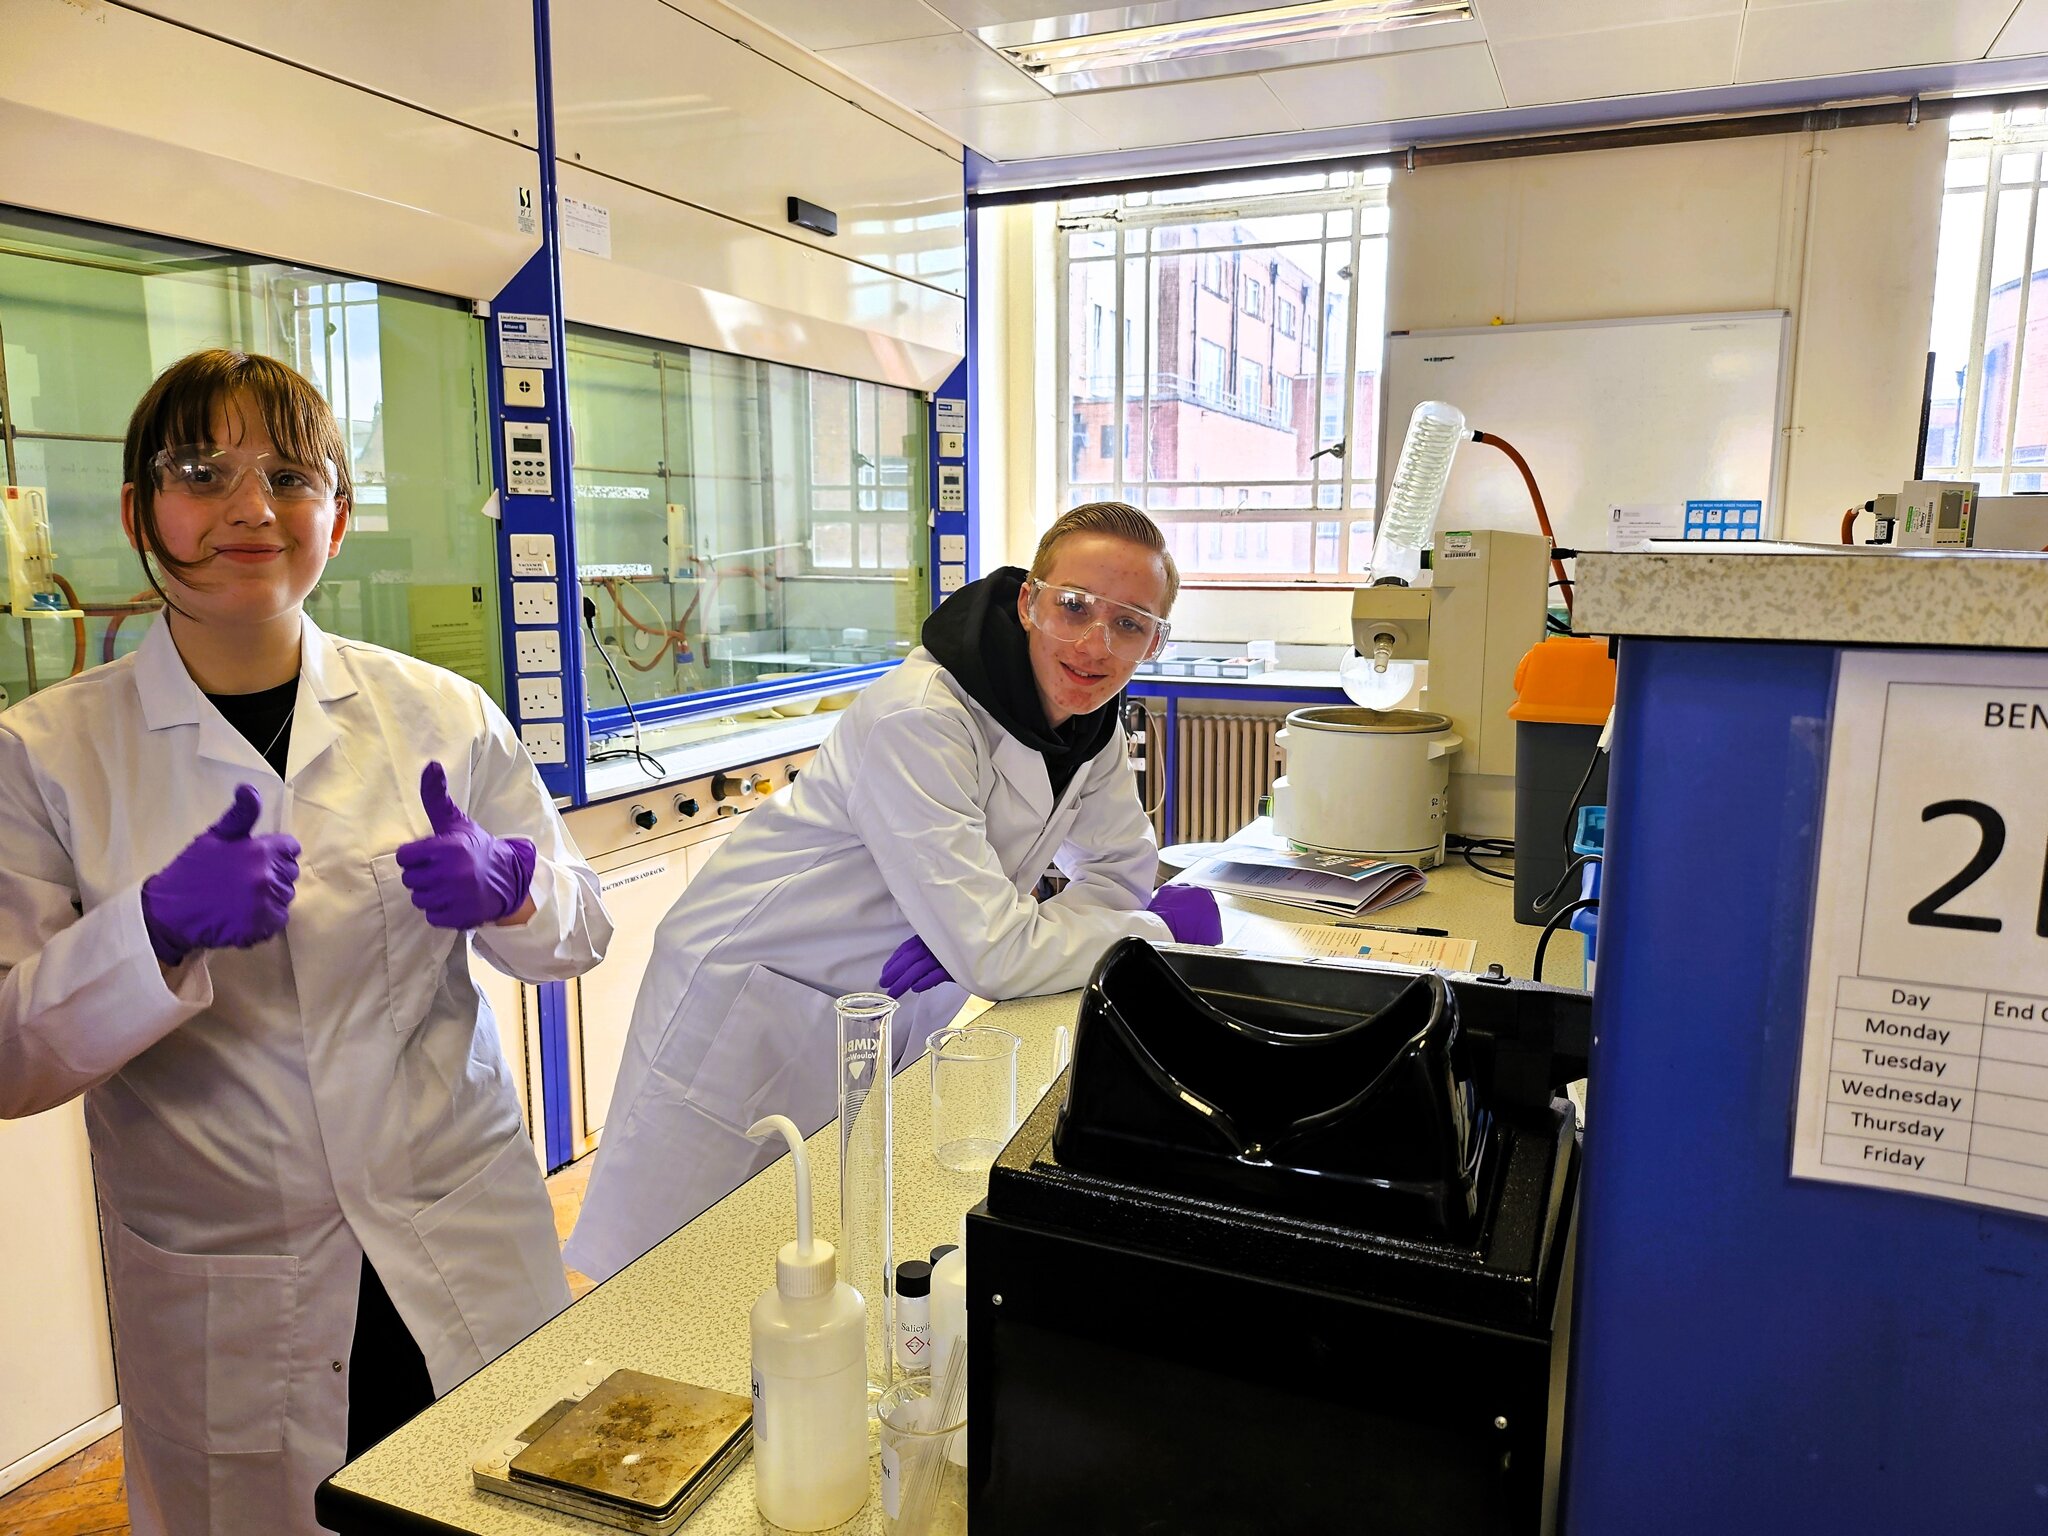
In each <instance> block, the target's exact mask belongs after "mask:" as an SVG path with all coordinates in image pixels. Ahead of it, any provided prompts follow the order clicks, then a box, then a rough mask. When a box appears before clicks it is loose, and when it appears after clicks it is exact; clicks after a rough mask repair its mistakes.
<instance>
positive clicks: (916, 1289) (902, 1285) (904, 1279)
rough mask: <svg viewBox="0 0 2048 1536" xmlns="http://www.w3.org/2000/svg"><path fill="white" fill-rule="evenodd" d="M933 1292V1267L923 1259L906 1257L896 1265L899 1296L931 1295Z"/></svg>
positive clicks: (897, 1292)
mask: <svg viewBox="0 0 2048 1536" xmlns="http://www.w3.org/2000/svg"><path fill="white" fill-rule="evenodd" d="M931 1293H932V1267H931V1265H929V1264H927V1263H925V1261H924V1260H923V1259H905V1260H904V1261H903V1262H902V1263H901V1264H898V1265H897V1266H896V1294H897V1295H898V1296H929V1295H931Z"/></svg>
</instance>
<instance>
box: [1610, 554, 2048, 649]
mask: <svg viewBox="0 0 2048 1536" xmlns="http://www.w3.org/2000/svg"><path fill="white" fill-rule="evenodd" d="M1709 551H1711V552H1709ZM1577 582H1578V585H1577V590H1576V593H1575V596H1574V612H1573V619H1572V622H1573V626H1574V627H1575V628H1576V629H1577V630H1578V631H1579V633H1580V634H1586V635H1641V636H1671V637H1697V638H1702V639H1722V640H1812V641H1820V642H1825V643H1833V644H1838V645H1913V646H1954V647H1969V648H1972V649H1977V648H2015V649H2026V650H2039V649H2044V648H2048V554H2036V555H2027V554H2014V553H2010V552H2001V551H1998V550H1953V551H1951V550H1931V549H1928V550H1897V549H1871V548H1867V547H1865V546H1862V545H1833V544H1742V545H1707V546H1700V545H1688V546H1686V547H1684V548H1683V549H1679V548H1669V549H1665V548H1659V547H1657V546H1655V545H1653V546H1651V547H1650V548H1648V549H1645V550H1637V551H1629V552H1612V553H1607V552H1596V551H1593V550H1588V551H1586V552H1585V553H1584V554H1582V555H1580V556H1579V560H1578V576H1577Z"/></svg>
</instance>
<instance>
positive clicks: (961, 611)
mask: <svg viewBox="0 0 2048 1536" xmlns="http://www.w3.org/2000/svg"><path fill="white" fill-rule="evenodd" d="M1024 581H1025V574H1024V572H1023V571H1022V570H1021V569H1020V568H1018V567H1017V566H1014V565H1006V566H1003V567H1002V568H1000V569H999V570H996V571H992V572H991V573H990V574H988V575H986V576H984V577H982V578H981V580H979V581H971V582H969V583H968V584H967V585H966V586H964V587H962V588H961V589H960V590H959V591H958V592H955V593H954V594H953V595H952V596H951V597H949V598H947V599H946V600H945V601H944V602H943V603H941V604H939V606H938V607H936V608H934V609H933V610H932V612H931V617H929V618H928V619H926V620H925V621H924V635H923V639H924V647H925V649H926V650H928V651H930V652H931V653H932V655H933V656H935V657H936V658H937V659H938V663H939V665H940V666H942V667H944V668H945V669H946V670H947V671H948V672H950V673H952V674H953V676H954V677H955V678H956V679H957V680H958V681H959V683H960V686H961V687H963V688H965V689H966V690H967V696H968V697H969V698H970V699H972V700H974V702H975V703H977V704H979V705H980V706H981V707H982V708H983V709H985V710H987V711H988V712H989V713H990V714H992V715H994V716H995V717H996V722H997V724H999V725H1001V726H1002V728H1003V729H1004V730H1006V731H1008V732H1009V733H1010V734H1011V735H1012V736H1014V737H1016V738H1017V739H1018V740H1019V741H1021V742H1023V743H1024V745H1025V746H1027V747H1031V748H1033V749H1034V750H1035V751H1037V752H1038V753H1039V754H1040V755H1042V756H1043V757H1044V758H1045V773H1046V777H1047V778H1048V779H1050V780H1051V781H1052V794H1053V798H1054V799H1055V800H1057V799H1058V798H1059V797H1060V796H1061V795H1062V794H1063V793H1064V792H1065V791H1066V787H1067V786H1068V785H1069V784H1071V783H1072V782H1073V779H1074V775H1075V774H1077V773H1079V772H1080V771H1081V770H1082V769H1083V768H1085V767H1086V766H1087V765H1088V764H1089V763H1090V762H1092V761H1093V760H1094V758H1095V756H1096V754H1097V753H1099V752H1100V751H1101V750H1102V749H1103V748H1104V747H1106V746H1108V745H1109V743H1110V742H1111V741H1112V740H1113V739H1114V738H1115V736H1116V715H1117V706H1118V705H1119V704H1121V703H1122V702H1123V695H1122V694H1118V695H1117V696H1116V697H1115V698H1113V699H1111V700H1110V701H1109V702H1108V703H1107V704H1105V705H1103V706H1102V707H1101V708H1100V709H1097V710H1093V711H1091V712H1090V713H1088V714H1085V715H1076V716H1074V717H1073V718H1072V719H1071V720H1069V721H1068V722H1067V723H1066V724H1065V725H1063V726H1061V727H1060V728H1059V729H1058V730H1054V729H1053V728H1052V727H1051V726H1050V725H1047V724H1046V721H1045V704H1044V702H1043V701H1042V700H1041V699H1040V698H1039V697H1038V684H1037V682H1036V681H1035V680H1034V679H1033V677H1032V674H1031V640H1030V637H1029V636H1028V635H1026V634H1025V633H1024V624H1023V621H1022V620H1020V619H1019V618H1018V617H1017V593H1018V591H1019V590H1020V589H1021V588H1022V587H1023V585H1024Z"/></svg>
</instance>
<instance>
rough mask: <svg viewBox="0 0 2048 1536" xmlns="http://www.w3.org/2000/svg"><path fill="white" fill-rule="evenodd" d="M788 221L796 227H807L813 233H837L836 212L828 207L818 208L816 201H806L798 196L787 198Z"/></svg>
mask: <svg viewBox="0 0 2048 1536" xmlns="http://www.w3.org/2000/svg"><path fill="white" fill-rule="evenodd" d="M789 222H790V223H792V224H794V225H796V227H797V228H798V229H808V230H809V231H810V232H811V233H812V234H814V235H827V236H830V235H836V234H838V233H839V215H838V214H836V213H834V212H833V211H832V210H831V209H830V208H820V207H819V206H818V205H817V204H816V203H807V202H805V201H804V200H803V199H802V198H800V197H792V198H791V199H790V200H789Z"/></svg>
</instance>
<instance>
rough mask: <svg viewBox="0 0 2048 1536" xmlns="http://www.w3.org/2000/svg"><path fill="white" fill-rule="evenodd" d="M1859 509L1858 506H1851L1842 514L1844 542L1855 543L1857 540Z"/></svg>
mask: <svg viewBox="0 0 2048 1536" xmlns="http://www.w3.org/2000/svg"><path fill="white" fill-rule="evenodd" d="M1857 510H1858V509H1857V508H1855V507H1851V508H1850V509H1849V510H1848V511H1846V512H1844V513H1843V514H1842V542H1843V543H1844V544H1854V543H1855V542H1856V513H1857Z"/></svg>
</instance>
